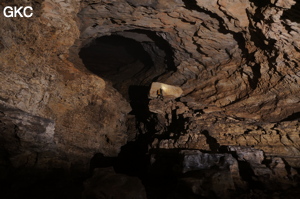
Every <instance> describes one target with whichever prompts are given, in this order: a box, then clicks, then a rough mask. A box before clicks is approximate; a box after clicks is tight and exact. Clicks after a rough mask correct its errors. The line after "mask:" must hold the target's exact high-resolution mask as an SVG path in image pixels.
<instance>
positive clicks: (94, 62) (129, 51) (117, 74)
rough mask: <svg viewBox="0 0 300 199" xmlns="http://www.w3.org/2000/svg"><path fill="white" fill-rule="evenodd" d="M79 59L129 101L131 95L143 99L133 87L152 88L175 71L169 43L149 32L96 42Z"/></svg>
mask: <svg viewBox="0 0 300 199" xmlns="http://www.w3.org/2000/svg"><path fill="white" fill-rule="evenodd" d="M79 57H80V58H81V60H82V62H83V64H84V65H85V67H86V68H87V69H88V70H89V71H90V72H92V73H94V74H96V75H98V76H99V77H101V78H103V79H104V80H106V81H107V82H111V84H112V86H113V87H114V88H116V89H117V90H118V91H119V92H120V93H121V94H122V95H123V97H125V98H126V99H127V100H130V98H132V97H130V96H129V95H140V94H138V92H139V91H137V92H136V93H135V92H134V90H135V89H132V88H130V87H131V86H135V88H137V86H141V87H144V88H146V87H147V86H148V87H149V86H150V84H151V82H153V81H155V80H156V79H157V78H158V77H160V76H161V75H163V74H165V73H166V72H169V71H175V70H176V67H175V64H174V60H173V51H172V49H171V47H170V45H169V44H168V42H167V41H165V40H164V39H163V38H161V37H160V36H158V35H157V34H156V33H155V32H152V31H146V30H138V29H137V30H130V31H122V32H116V33H113V34H112V35H110V36H103V37H99V38H96V39H94V40H93V41H91V42H90V43H89V44H88V45H86V46H84V47H82V48H81V49H80V52H79ZM129 89H131V91H129ZM143 93H144V92H143ZM133 98H134V97H133Z"/></svg>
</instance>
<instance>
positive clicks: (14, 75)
mask: <svg viewBox="0 0 300 199" xmlns="http://www.w3.org/2000/svg"><path fill="white" fill-rule="evenodd" d="M15 2H17V3H18V2H19V3H20V2H21V1H17V0H16V1H15ZM22 2H24V1H22ZM166 2H167V3H166ZM6 4H8V3H1V4H0V7H1V9H2V8H3V7H4V6H6ZM31 4H32V5H31V6H32V7H33V9H34V16H33V17H32V18H30V19H27V18H26V19H25V18H4V17H3V16H2V15H1V17H0V24H1V28H0V53H1V56H0V63H1V65H0V80H1V82H0V83H1V89H0V118H1V119H0V120H1V123H0V125H1V131H2V132H4V133H2V134H0V143H1V145H0V147H1V151H3V154H6V155H5V158H2V159H3V162H5V164H7V165H14V166H16V167H18V165H22V166H25V167H26V166H27V167H32V166H35V167H37V168H48V167H50V168H65V169H71V170H72V169H73V170H86V169H87V168H88V167H89V160H90V159H91V157H93V155H94V154H95V153H103V154H104V155H105V156H117V155H118V154H119V152H120V150H121V147H122V146H124V145H125V144H126V143H127V141H129V140H134V139H137V140H138V137H139V135H147V136H148V137H150V138H151V139H150V138H149V140H150V141H149V140H147V144H146V145H148V144H149V146H150V149H153V150H178V149H187V150H189V149H193V150H201V151H206V152H213V153H220V152H221V151H222V148H224V147H225V148H227V147H229V148H230V146H239V147H241V150H240V149H239V150H240V151H236V153H237V154H238V153H245V154H246V155H247V154H248V153H250V154H248V155H249V157H252V156H251V154H256V152H257V151H256V150H259V151H261V153H263V157H264V161H262V162H261V164H259V163H257V164H250V163H249V161H250V160H248V159H246V160H245V162H246V163H245V164H250V166H251V169H252V171H253V172H254V173H255V172H258V171H262V172H266V174H268V175H269V174H270V173H280V175H279V174H278V175H275V176H279V177H278V179H279V180H278V181H281V179H282V178H283V177H282V176H288V178H294V177H295V176H297V174H296V173H295V172H294V171H295V170H293V169H299V168H300V165H299V162H300V161H299V160H300V146H299V142H300V136H299V135H300V134H299V128H300V127H299V121H298V120H299V117H300V114H299V113H300V103H299V102H300V96H299V95H298V93H299V91H300V87H299V81H300V71H299V62H300V53H299V52H300V43H299V41H300V35H299V33H300V25H299V23H300V21H299V3H298V2H296V1H295V0H287V1H273V0H266V1H262V2H257V1H254V0H243V1H241V0H232V1H225V0H205V1H203V0H172V1H163V0H149V1H146V0H144V1H138V0H115V1H103V0H94V1H83V0H74V1H56V0H44V1H43V0H42V1H32V2H31ZM24 6H25V5H24ZM103 37H118V38H121V39H122V38H123V39H124V38H126V39H129V40H130V41H132V40H134V41H135V44H137V45H138V46H139V48H138V51H142V52H141V54H139V53H137V51H136V49H135V51H131V50H130V49H129V50H128V48H129V47H130V46H135V44H134V45H130V43H129V45H127V46H126V47H124V46H121V47H120V46H117V45H118V44H112V43H109V44H108V43H106V45H107V46H106V47H105V48H106V49H101V50H99V52H101V53H103V54H104V53H107V56H102V57H101V59H103V62H101V64H98V65H99V67H100V68H97V67H98V66H97V64H95V62H93V61H92V67H91V68H89V67H88V66H86V65H85V64H86V63H88V62H89V61H91V60H90V59H89V58H88V60H87V62H85V61H86V60H84V58H86V57H85V55H87V54H89V53H84V51H83V50H84V49H86V48H88V47H95V46H93V45H94V43H95V41H98V39H100V40H101V38H102V39H103ZM106 42H107V40H106ZM96 46H97V45H96ZM100 46H101V45H100ZM116 46H117V48H115V47H116ZM128 46H129V47H128ZM95 48H96V47H95ZM118 48H119V49H120V50H112V49H118ZM124 49H127V50H128V51H126V50H124ZM89 50H90V49H89ZM129 51H130V52H136V53H134V54H138V55H139V56H138V57H135V56H131V55H132V54H130V53H129ZM87 52H90V51H87ZM115 54H117V55H118V56H114V55H115ZM126 54H130V56H128V55H126ZM93 55H95V56H93V57H94V58H93V59H97V53H94V54H93ZM106 58H107V59H106ZM101 61H102V60H101ZM105 62H108V63H107V65H105V64H106V63H105ZM98 63H99V62H98ZM109 64H111V65H109ZM118 64H122V66H119V65H118ZM102 65H105V66H104V67H102ZM124 65H126V66H128V67H124ZM110 66H111V67H110ZM101 67H102V68H101ZM111 68H114V70H113V71H112V70H111ZM94 69H95V70H94ZM95 71H96V72H95ZM97 71H98V72H99V71H100V72H99V73H98V72H97ZM103 73H105V74H103ZM152 82H161V83H159V84H156V83H155V84H152V85H153V88H152V89H151V90H150V97H151V98H152V99H150V101H148V100H149V99H148V98H147V94H148V93H149V88H150V86H151V83H152ZM165 85H168V86H166V87H167V88H168V89H167V90H165V89H164V88H163V87H164V86H165ZM169 85H172V86H174V87H169ZM154 86H155V87H154ZM157 88H162V96H166V98H164V99H158V98H157ZM169 88H172V89H171V90H172V91H171V92H169V90H170V89H169ZM173 88H174V89H173ZM167 96H168V97H169V98H168V99H167ZM149 109H150V111H152V113H150V112H149ZM22 118H23V119H22ZM21 120H23V121H21ZM35 124H36V125H35ZM34 126H36V129H34V128H33V127H34ZM12 135H16V136H17V139H16V136H12ZM8 137H14V138H13V139H7V138H8ZM128 138H130V139H129V140H128ZM145 142H146V141H145ZM39 143H45V144H39ZM146 148H147V147H146ZM245 148H246V149H245ZM249 151H250V152H249ZM224 153H235V152H233V151H230V150H227V151H225V152H224ZM261 153H260V157H261ZM1 154H2V152H1ZM6 156H7V157H8V158H7V157H6ZM275 157H278V158H279V159H276V158H275ZM235 158H236V157H235ZM274 158H275V159H274ZM4 159H5V161H4ZM239 161H242V160H239ZM276 161H277V162H278V165H279V166H274V165H276V164H275V163H276ZM250 162H251V161H250ZM265 162H267V163H265ZM241 164H243V163H241ZM283 164H286V168H289V169H288V170H286V169H285V167H283ZM248 166H249V165H248ZM267 167H268V168H267ZM269 167H270V168H269ZM271 167H272V169H273V170H272V169H271ZM259 169H261V170H259ZM270 169H271V170H272V172H271V171H270ZM287 171H288V172H287ZM270 176H271V177H270V178H271V179H274V178H276V177H274V175H271V174H270ZM248 177H249V176H248ZM261 179H262V177H261ZM283 181H284V180H283Z"/></svg>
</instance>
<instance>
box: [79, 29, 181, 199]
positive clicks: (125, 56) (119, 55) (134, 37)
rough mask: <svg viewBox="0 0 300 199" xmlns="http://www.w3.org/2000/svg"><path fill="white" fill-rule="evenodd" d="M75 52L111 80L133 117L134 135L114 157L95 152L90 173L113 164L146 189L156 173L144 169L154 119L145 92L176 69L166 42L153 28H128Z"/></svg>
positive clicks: (155, 180)
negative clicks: (128, 104) (126, 101)
mask: <svg viewBox="0 0 300 199" xmlns="http://www.w3.org/2000/svg"><path fill="white" fill-rule="evenodd" d="M79 56H80V58H81V59H82V61H83V63H84V65H85V67H86V68H87V69H88V70H89V71H90V72H92V73H94V74H96V75H98V76H99V77H101V78H103V79H104V80H105V81H107V82H111V84H112V86H113V87H114V88H116V89H117V90H118V91H119V92H120V93H121V94H122V95H123V96H124V97H125V98H126V99H127V100H128V102H129V103H130V105H131V108H132V111H131V112H130V113H129V116H133V117H134V118H135V121H134V122H132V123H131V124H130V125H131V126H132V127H131V128H134V131H135V133H136V137H135V139H134V140H131V141H129V142H128V143H127V144H126V145H124V146H123V147H122V148H121V152H120V153H119V155H118V157H105V156H103V155H102V154H95V156H94V157H93V158H92V160H91V162H90V173H91V172H92V171H93V170H94V169H95V168H107V167H113V168H114V170H115V171H116V172H117V173H120V174H126V175H129V176H135V177H138V178H139V179H141V180H142V182H143V183H144V184H145V186H146V187H150V188H146V189H152V188H153V187H156V183H157V176H155V177H153V176H151V174H149V171H148V169H149V165H150V156H149V154H148V146H149V144H150V143H152V141H153V137H152V136H153V134H154V133H155V129H154V128H155V122H157V121H156V118H155V116H153V113H151V112H150V111H149V107H148V103H149V99H148V93H149V89H150V85H151V83H152V82H153V81H156V79H157V78H159V77H161V76H162V75H164V74H166V73H167V72H170V71H175V70H176V67H175V63H174V59H173V56H174V55H173V51H172V48H171V47H170V44H168V42H167V41H166V40H164V39H163V38H161V37H160V36H158V35H157V34H156V32H153V31H146V30H130V31H124V32H117V33H114V34H113V35H111V36H103V37H100V38H97V39H95V40H94V41H92V42H91V43H90V44H89V45H87V46H85V47H83V48H81V50H80V52H79ZM133 126H134V127H133ZM132 137H134V136H132ZM168 182H169V181H168ZM157 194H159V193H157Z"/></svg>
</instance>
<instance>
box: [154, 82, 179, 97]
mask: <svg viewBox="0 0 300 199" xmlns="http://www.w3.org/2000/svg"><path fill="white" fill-rule="evenodd" d="M182 93H183V91H182V89H181V88H180V87H178V86H172V85H168V84H163V83H160V82H153V83H152V84H151V88H150V92H149V97H150V98H159V97H161V98H168V99H176V98H178V97H180V96H181V95H182Z"/></svg>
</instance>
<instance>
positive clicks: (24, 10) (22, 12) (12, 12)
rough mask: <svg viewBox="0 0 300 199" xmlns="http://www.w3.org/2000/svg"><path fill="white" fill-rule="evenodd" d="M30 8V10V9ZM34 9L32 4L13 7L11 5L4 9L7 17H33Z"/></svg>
mask: <svg viewBox="0 0 300 199" xmlns="http://www.w3.org/2000/svg"><path fill="white" fill-rule="evenodd" d="M28 10H30V11H28ZM32 11H33V9H32V7H31V6H26V7H23V6H21V7H19V8H18V7H16V6H14V7H11V6H6V7H5V8H4V10H3V14H4V16H5V17H17V16H19V17H27V18H29V17H32V15H33V13H32Z"/></svg>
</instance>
